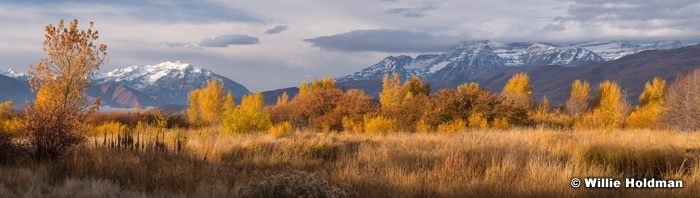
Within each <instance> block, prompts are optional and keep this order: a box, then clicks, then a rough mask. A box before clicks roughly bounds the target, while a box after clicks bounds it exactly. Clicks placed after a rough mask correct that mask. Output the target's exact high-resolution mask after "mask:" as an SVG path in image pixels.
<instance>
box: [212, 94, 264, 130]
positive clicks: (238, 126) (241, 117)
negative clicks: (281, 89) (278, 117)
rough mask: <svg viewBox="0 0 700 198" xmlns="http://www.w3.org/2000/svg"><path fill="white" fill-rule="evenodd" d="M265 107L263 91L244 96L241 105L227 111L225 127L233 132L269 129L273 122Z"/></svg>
mask: <svg viewBox="0 0 700 198" xmlns="http://www.w3.org/2000/svg"><path fill="white" fill-rule="evenodd" d="M263 107H264V100H263V95H262V93H260V92H257V93H254V94H250V95H247V96H243V99H242V100H241V105H240V106H237V107H236V108H234V109H233V110H230V111H228V112H226V116H225V117H224V128H225V129H226V131H228V132H233V133H247V132H259V131H267V130H268V129H270V127H271V126H272V122H270V116H269V115H268V114H267V113H265V111H263Z"/></svg>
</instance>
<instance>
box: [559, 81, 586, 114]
mask: <svg viewBox="0 0 700 198" xmlns="http://www.w3.org/2000/svg"><path fill="white" fill-rule="evenodd" d="M590 92H591V85H590V84H589V83H588V82H587V81H581V80H579V79H576V80H575V81H574V82H573V83H571V96H569V100H567V101H566V105H565V106H564V109H565V111H566V113H568V114H569V115H573V116H581V115H583V114H585V113H587V112H588V111H589V109H590V108H591V105H590V102H589V100H590Z"/></svg>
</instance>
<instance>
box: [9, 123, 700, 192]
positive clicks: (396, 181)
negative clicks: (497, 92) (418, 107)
mask: <svg viewBox="0 0 700 198" xmlns="http://www.w3.org/2000/svg"><path fill="white" fill-rule="evenodd" d="M220 131H221V128H220V127H204V128H200V129H191V130H184V129H168V130H167V131H164V132H163V133H162V134H161V135H162V136H161V137H163V138H164V139H162V140H163V141H161V143H159V144H156V143H153V142H151V143H148V142H146V143H143V142H142V143H141V146H134V145H135V144H133V143H132V144H130V145H131V146H119V145H120V143H119V142H116V141H117V140H115V139H114V138H110V137H114V136H113V135H114V134H110V135H105V134H101V135H100V134H97V135H94V136H91V137H89V138H88V140H87V143H84V144H81V145H80V146H78V147H76V148H74V150H73V152H70V154H69V155H68V156H65V157H63V158H61V159H59V160H57V161H53V162H51V161H43V162H42V161H35V160H32V159H29V158H27V159H24V158H20V159H19V160H17V161H16V162H14V163H11V164H8V165H6V166H4V167H2V168H0V197H290V196H296V195H313V196H314V197H465V196H466V197H511V196H517V197H522V196H528V197H553V196H556V197H610V196H616V197H617V196H633V197H669V196H673V197H694V196H697V195H698V194H699V193H700V188H697V186H698V185H699V184H700V164H699V163H698V162H700V161H699V160H700V134H699V133H684V132H673V131H661V130H618V131H612V132H610V133H607V134H601V133H599V132H596V131H587V130H553V129H545V128H529V129H508V130H496V129H465V130H463V131H460V132H457V133H455V134H445V133H389V134H387V133H381V134H363V133H352V132H330V133H317V132H309V131H296V132H294V134H292V135H290V136H287V137H275V136H272V135H269V134H266V133H251V134H233V135H231V134H221V133H220ZM105 137H106V138H107V139H105ZM151 137H152V136H151ZM178 140H179V141H178ZM115 142H116V143H115ZM178 142H179V144H178ZM136 144H138V143H136ZM178 145H179V147H180V149H178ZM575 177H577V178H584V177H606V178H608V177H610V178H616V179H618V180H623V179H624V178H656V179H667V180H668V179H673V180H682V181H683V182H684V186H683V188H675V189H671V188H653V189H649V188H646V189H645V188H641V189H638V188H625V187H621V188H619V189H604V188H599V189H593V188H585V187H579V188H573V187H571V185H570V181H571V179H572V178H575ZM623 182H624V180H623Z"/></svg>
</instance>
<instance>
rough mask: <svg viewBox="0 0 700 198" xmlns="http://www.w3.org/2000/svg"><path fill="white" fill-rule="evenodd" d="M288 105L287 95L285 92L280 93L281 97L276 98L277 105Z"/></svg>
mask: <svg viewBox="0 0 700 198" xmlns="http://www.w3.org/2000/svg"><path fill="white" fill-rule="evenodd" d="M287 103H289V95H287V92H286V91H285V92H282V95H280V96H278V97H277V105H286V104H287Z"/></svg>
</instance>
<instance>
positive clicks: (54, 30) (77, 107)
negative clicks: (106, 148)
mask: <svg viewBox="0 0 700 198" xmlns="http://www.w3.org/2000/svg"><path fill="white" fill-rule="evenodd" d="M92 25H93V24H92V22H90V25H89V26H88V28H87V30H79V29H78V20H73V21H71V22H70V24H68V26H64V23H63V20H59V21H58V25H57V26H53V25H51V24H49V25H47V26H46V28H45V30H46V35H45V37H44V38H45V40H44V43H43V44H44V51H45V52H46V53H47V55H48V57H47V58H42V59H41V60H40V61H39V63H38V64H37V65H30V70H29V76H30V77H31V80H30V81H29V83H30V85H31V90H32V91H36V92H37V98H36V100H35V101H34V102H33V104H32V105H29V106H28V107H27V108H26V109H25V114H26V119H25V121H26V123H25V127H24V128H25V129H26V131H27V133H28V134H29V138H28V141H29V143H30V147H31V150H32V151H33V154H34V158H35V159H37V160H43V159H50V160H55V159H58V158H59V157H60V156H61V155H63V154H64V153H65V152H66V151H67V150H68V149H70V148H71V147H72V146H73V145H76V144H78V143H80V142H81V141H82V140H83V139H84V137H83V136H82V134H84V133H85V132H86V130H87V127H86V125H85V122H84V121H85V118H86V116H87V115H88V114H89V113H91V112H93V110H95V109H96V108H90V107H89V106H86V105H85V102H86V99H85V93H84V92H85V90H86V89H88V88H89V87H90V82H89V79H90V76H91V75H92V74H93V73H95V71H97V70H98V69H99V68H100V65H102V63H103V62H104V60H105V56H106V55H107V45H105V44H99V45H98V44H96V43H95V41H96V40H97V39H98V38H99V36H98V32H97V31H93V30H92ZM98 103H99V100H98V101H97V102H96V105H95V107H96V106H97V104H98Z"/></svg>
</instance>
